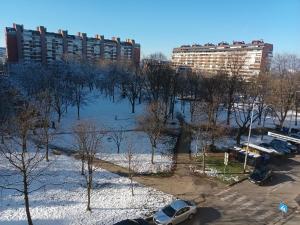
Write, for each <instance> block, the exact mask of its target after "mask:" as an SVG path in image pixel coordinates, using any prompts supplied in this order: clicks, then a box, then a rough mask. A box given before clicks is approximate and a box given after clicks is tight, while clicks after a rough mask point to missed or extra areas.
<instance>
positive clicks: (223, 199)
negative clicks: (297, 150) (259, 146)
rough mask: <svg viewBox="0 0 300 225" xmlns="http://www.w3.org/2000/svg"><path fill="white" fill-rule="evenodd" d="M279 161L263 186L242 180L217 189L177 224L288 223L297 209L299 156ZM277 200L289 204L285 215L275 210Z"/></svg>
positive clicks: (256, 224) (299, 182)
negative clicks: (233, 184) (271, 176)
mask: <svg viewBox="0 0 300 225" xmlns="http://www.w3.org/2000/svg"><path fill="white" fill-rule="evenodd" d="M279 164H281V165H276V166H273V170H274V177H273V179H272V181H270V182H268V183H267V184H265V185H264V186H258V185H256V184H252V183H250V182H249V181H248V180H245V181H243V182H241V183H239V184H236V185H235V186H232V187H227V188H222V189H220V188H218V189H216V190H215V191H214V192H213V193H210V194H209V195H208V196H207V197H206V201H205V202H204V203H200V205H199V208H198V212H197V215H195V217H194V218H193V219H192V220H191V221H186V222H184V223H181V224H180V225H205V224H217V225H227V224H228V225H229V224H230V225H240V224H241V225H245V224H249V225H250V224H251V225H271V224H276V225H278V224H283V223H285V224H289V221H290V220H293V216H294V215H295V214H297V212H298V211H299V204H300V156H299V155H298V156H296V157H294V158H289V159H284V160H282V162H280V163H279ZM280 202H284V203H286V204H287V205H288V207H289V210H288V213H287V214H286V215H283V214H282V213H281V212H280V211H279V210H278V206H279V203H280ZM291 224H292V223H291ZM299 224H300V221H299Z"/></svg>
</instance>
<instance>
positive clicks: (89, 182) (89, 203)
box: [86, 172, 92, 211]
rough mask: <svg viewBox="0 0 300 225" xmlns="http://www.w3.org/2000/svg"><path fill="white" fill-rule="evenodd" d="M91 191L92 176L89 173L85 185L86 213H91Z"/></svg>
mask: <svg viewBox="0 0 300 225" xmlns="http://www.w3.org/2000/svg"><path fill="white" fill-rule="evenodd" d="M91 189H92V174H91V173H90V172H89V175H88V183H87V198H88V199H87V207H86V210H87V211H91Z"/></svg>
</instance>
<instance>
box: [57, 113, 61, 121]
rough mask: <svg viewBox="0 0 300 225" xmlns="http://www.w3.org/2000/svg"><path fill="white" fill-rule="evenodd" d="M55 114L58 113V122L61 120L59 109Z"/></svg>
mask: <svg viewBox="0 0 300 225" xmlns="http://www.w3.org/2000/svg"><path fill="white" fill-rule="evenodd" d="M57 114H58V123H60V120H61V111H60V110H59V111H58V112H57Z"/></svg>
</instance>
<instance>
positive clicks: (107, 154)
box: [51, 92, 190, 173]
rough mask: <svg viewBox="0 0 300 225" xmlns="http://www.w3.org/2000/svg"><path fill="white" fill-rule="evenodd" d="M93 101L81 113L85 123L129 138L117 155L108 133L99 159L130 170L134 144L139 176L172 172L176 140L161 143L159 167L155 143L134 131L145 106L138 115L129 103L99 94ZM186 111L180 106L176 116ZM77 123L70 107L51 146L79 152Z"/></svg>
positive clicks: (165, 138) (169, 139)
mask: <svg viewBox="0 0 300 225" xmlns="http://www.w3.org/2000/svg"><path fill="white" fill-rule="evenodd" d="M89 99H90V101H89V102H88V104H87V105H86V106H84V107H83V108H82V109H81V110H80V112H81V114H80V118H81V120H90V121H92V122H93V123H94V124H95V125H96V126H97V128H98V129H99V130H112V129H123V130H125V132H124V135H125V137H126V138H125V139H124V141H123V142H122V143H121V148H120V154H117V146H116V145H115V143H114V142H113V140H112V139H111V138H110V135H111V133H110V132H107V133H106V134H105V136H104V138H103V142H102V145H101V149H100V150H99V152H100V153H99V154H98V157H99V158H101V159H103V160H107V161H110V162H113V163H115V164H117V165H120V166H124V167H127V164H128V160H127V157H126V152H127V151H128V146H129V144H132V145H133V152H134V157H133V158H134V159H133V165H134V167H135V171H136V172H139V173H156V172H167V171H169V170H170V169H171V167H172V164H173V161H172V155H173V149H174V147H175V143H176V139H175V138H174V137H169V136H164V137H162V138H161V140H159V144H158V146H157V149H156V152H155V156H154V162H155V163H154V164H152V163H151V143H150V141H149V138H148V136H147V134H146V133H144V132H142V131H132V130H133V129H136V128H137V126H138V124H137V117H139V116H141V115H143V113H144V110H145V104H137V105H136V112H135V113H134V114H133V113H131V106H130V104H129V102H128V100H127V99H121V100H117V101H116V102H112V101H111V100H110V99H109V98H107V97H104V96H103V95H100V94H97V92H93V93H91V94H90V96H89ZM186 105H187V104H186ZM183 109H185V110H184V112H185V114H186V115H189V114H190V113H189V111H188V107H187V106H185V107H184V108H183V107H181V104H180V102H178V103H177V105H176V112H182V111H183ZM174 121H175V120H174ZM77 122H78V120H77V111H76V108H75V107H69V109H68V113H67V114H66V115H65V116H64V117H63V118H62V120H61V124H59V125H57V130H56V133H57V134H56V135H54V136H53V140H52V141H51V143H52V144H54V145H56V146H59V147H64V148H69V149H76V143H75V140H74V137H73V135H72V129H73V127H74V126H75V125H76V123H77Z"/></svg>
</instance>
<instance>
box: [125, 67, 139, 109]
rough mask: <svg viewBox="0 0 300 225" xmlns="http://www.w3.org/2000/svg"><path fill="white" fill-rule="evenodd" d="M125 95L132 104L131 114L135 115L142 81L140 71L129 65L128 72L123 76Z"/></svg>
mask: <svg viewBox="0 0 300 225" xmlns="http://www.w3.org/2000/svg"><path fill="white" fill-rule="evenodd" d="M121 82H122V89H123V94H124V95H125V96H126V97H127V99H128V100H129V102H130V104H131V113H135V105H136V101H137V99H138V97H139V92H140V88H139V87H140V85H141V79H140V74H139V69H138V68H135V67H134V66H131V65H128V69H127V71H125V72H124V74H123V75H122V81H121Z"/></svg>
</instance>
